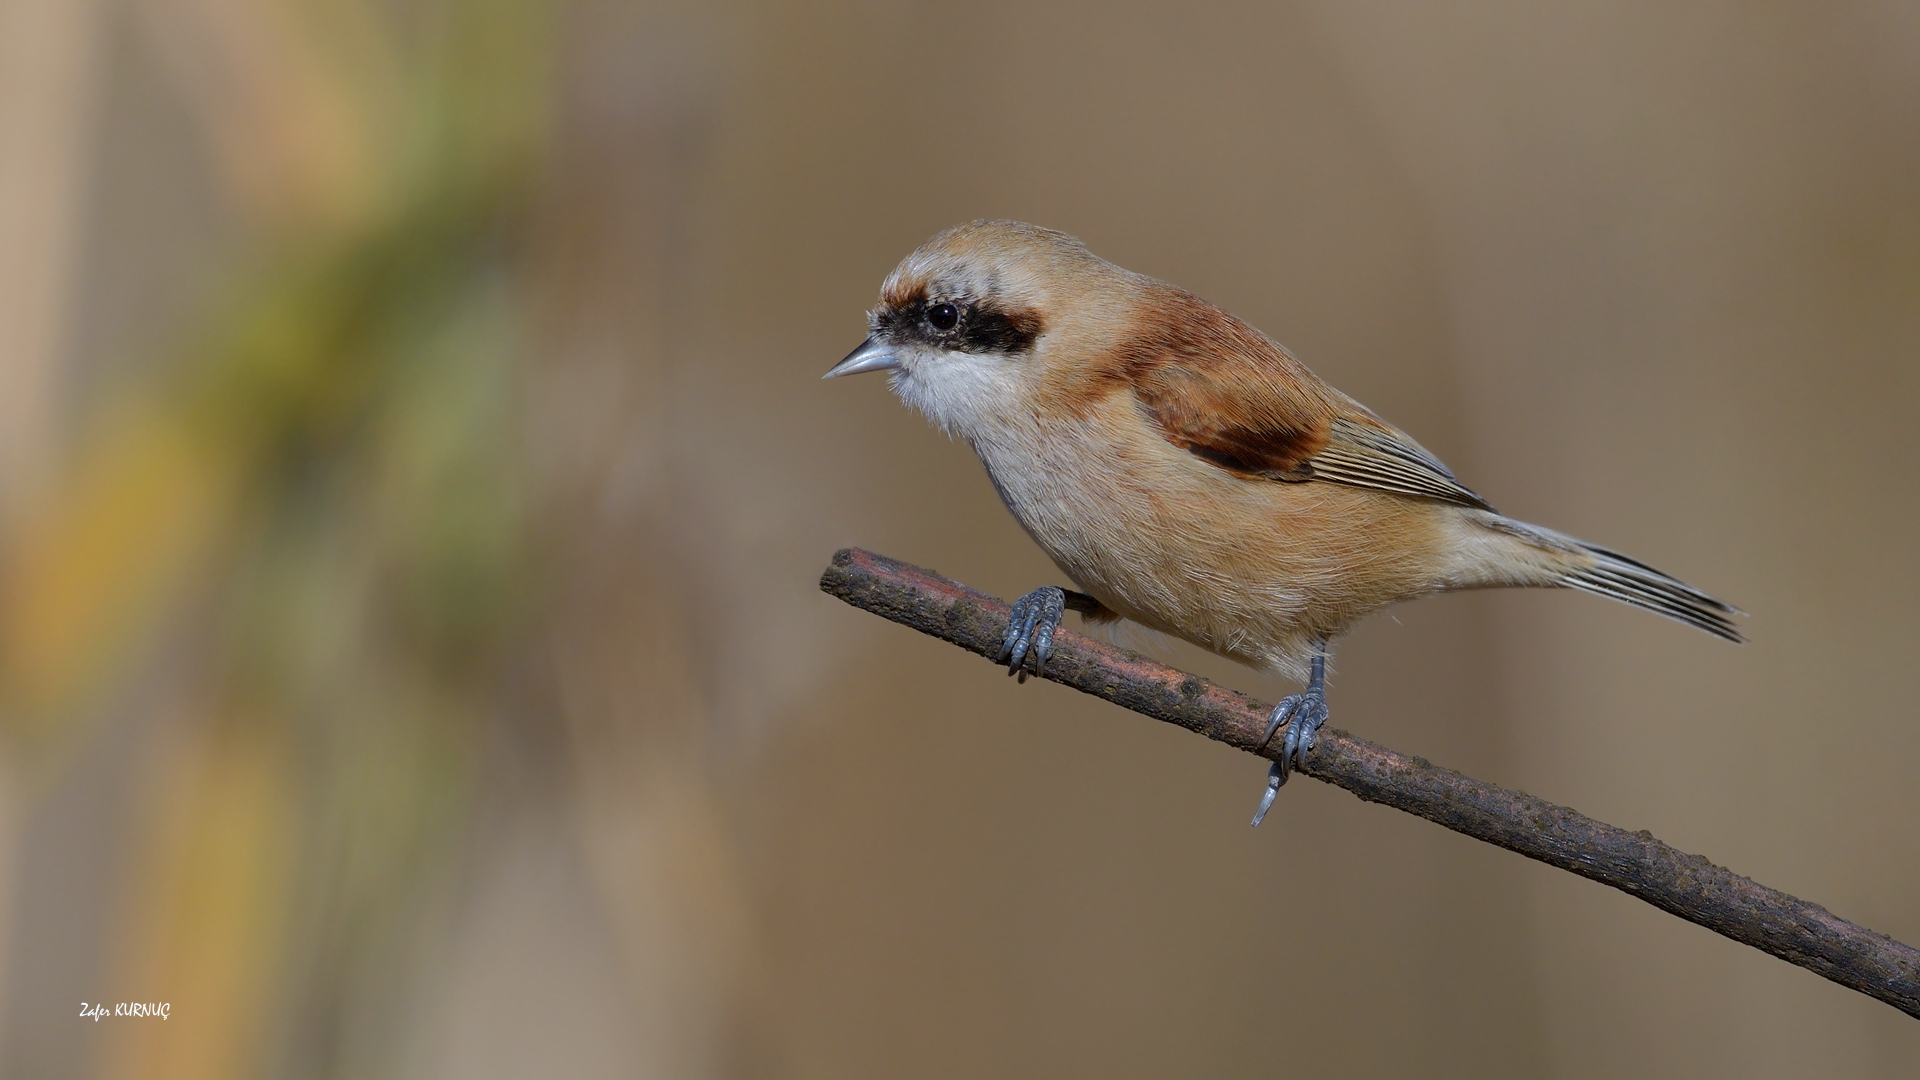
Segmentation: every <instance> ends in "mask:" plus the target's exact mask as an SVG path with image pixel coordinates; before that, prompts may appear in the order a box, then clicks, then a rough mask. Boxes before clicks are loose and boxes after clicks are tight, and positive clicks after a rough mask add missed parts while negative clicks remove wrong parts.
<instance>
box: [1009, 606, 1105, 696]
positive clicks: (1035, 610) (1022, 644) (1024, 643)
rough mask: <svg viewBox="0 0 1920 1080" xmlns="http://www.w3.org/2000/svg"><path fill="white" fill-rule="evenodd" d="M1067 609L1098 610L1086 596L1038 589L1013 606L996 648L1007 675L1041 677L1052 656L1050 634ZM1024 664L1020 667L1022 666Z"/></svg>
mask: <svg viewBox="0 0 1920 1080" xmlns="http://www.w3.org/2000/svg"><path fill="white" fill-rule="evenodd" d="M1068 609H1072V610H1074V611H1079V612H1083V613H1084V612H1093V611H1099V610H1100V601H1098V600H1095V599H1094V598H1093V597H1091V596H1088V595H1087V594H1086V593H1081V592H1074V591H1072V590H1070V589H1062V588H1060V587H1058V586H1055V585H1042V586H1040V587H1039V588H1037V589H1035V590H1033V591H1032V592H1030V593H1028V594H1027V595H1025V596H1023V597H1021V598H1020V599H1018V600H1015V601H1014V602H1013V618H1012V619H1011V620H1010V621H1008V623H1007V637H1006V640H1005V641H1003V642H1002V643H1001V645H1000V656H999V659H1000V660H1001V661H1003V662H1005V663H1006V665H1007V674H1009V675H1013V674H1018V675H1019V676H1020V681H1021V682H1026V681H1027V669H1028V668H1029V667H1030V668H1031V669H1032V672H1033V674H1035V675H1041V674H1045V672H1046V670H1047V661H1048V659H1050V658H1051V657H1052V656H1053V633H1054V631H1056V630H1058V629H1060V617H1061V616H1062V615H1064V614H1065V613H1066V612H1067V611H1068ZM1023 662H1024V663H1023Z"/></svg>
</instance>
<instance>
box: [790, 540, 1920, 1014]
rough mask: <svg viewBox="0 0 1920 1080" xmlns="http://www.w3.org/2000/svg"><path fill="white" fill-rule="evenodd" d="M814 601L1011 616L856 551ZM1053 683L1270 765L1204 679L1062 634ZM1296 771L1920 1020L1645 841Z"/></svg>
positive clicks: (1711, 868)
mask: <svg viewBox="0 0 1920 1080" xmlns="http://www.w3.org/2000/svg"><path fill="white" fill-rule="evenodd" d="M820 588H821V589H822V590H824V591H825V592H827V593H830V594H832V595H834V596H837V597H839V598H840V599H842V600H845V601H846V602H847V603H849V604H852V605H853V606H855V607H858V608H864V609H866V610H868V611H871V612H873V613H874V614H876V615H880V616H884V617H885V618H888V619H892V620H893V621H894V622H897V623H902V624H904V625H906V626H910V627H912V628H914V629H915V630H919V631H921V632H922V633H926V634H931V635H933V636H934V637H937V638H940V639H941V640H943V641H950V642H952V643H953V644H955V645H958V646H960V647H961V648H963V649H968V650H970V651H972V652H976V653H979V654H980V655H982V656H986V657H989V658H991V657H992V656H994V655H995V654H997V653H998V652H999V650H1000V641H1001V638H1002V636H1003V635H1004V634H1005V632H1006V627H1007V619H1008V615H1009V609H1008V605H1007V604H1006V603H1004V602H1002V601H1000V600H998V599H996V598H994V597H991V596H988V595H986V594H985V593H980V592H976V591H974V590H972V589H969V588H967V587H966V586H965V585H961V584H960V583H958V582H955V581H949V580H947V579H946V578H943V577H941V576H939V575H938V574H934V573H932V572H930V571H926V570H922V569H920V568H919V567H916V566H909V565H907V564H905V563H899V562H894V561H893V560H891V559H888V558H885V557H883V556H879V555H875V554H873V553H872V552H867V551H861V550H859V549H858V548H849V549H847V550H845V551H841V552H839V553H837V554H835V555H834V557H833V565H832V566H830V567H828V568H827V572H826V573H825V574H824V575H823V576H822V577H821V578H820ZM1046 678H1048V679H1051V680H1053V681H1054V682H1057V683H1062V684H1064V685H1066V686H1071V687H1073V688H1074V689H1076V690H1080V691H1084V692H1086V693H1089V694H1092V695H1094V696H1095V697H1099V698H1105V699H1106V700H1108V701H1111V702H1113V703H1114V704H1116V705H1123V706H1125V707H1127V708H1129V709H1132V710H1133V711H1135V712H1138V713H1143V714H1145V715H1147V716H1151V717H1153V718H1154V719H1156V720H1164V721H1166V722H1167V723H1170V724H1178V725H1180V726H1181V727H1183V728H1186V729H1187V730H1188V731H1193V732H1198V733H1199V734H1201V735H1205V736H1206V737H1207V738H1209V739H1212V740H1214V741H1216V742H1223V743H1226V744H1227V745H1229V746H1232V747H1236V748H1238V749H1241V750H1245V751H1247V752H1249V753H1255V754H1260V755H1261V756H1263V757H1269V758H1270V757H1272V756H1273V755H1274V754H1276V753H1277V752H1278V747H1279V740H1277V739H1276V740H1274V743H1273V745H1272V746H1269V747H1267V748H1265V749H1262V748H1260V747H1259V746H1257V745H1256V744H1257V743H1258V742H1259V740H1260V736H1261V735H1262V734H1263V733H1264V731H1265V729H1266V722H1267V711H1268V707H1267V706H1265V705H1263V704H1261V703H1260V702H1258V701H1255V700H1253V699H1251V698H1248V697H1245V696H1243V695H1241V694H1237V693H1235V692H1233V691H1231V690H1227V689H1224V688H1222V687H1219V686H1215V685H1214V684H1212V683H1210V682H1208V681H1207V680H1205V679H1202V678H1200V677H1199V676H1196V675H1189V674H1187V673H1185V672H1182V671H1177V670H1175V669H1173V668H1170V667H1166V666H1164V665H1162V664H1158V663H1155V662H1153V661H1152V660H1149V659H1147V658H1146V657H1144V656H1141V655H1139V654H1138V653H1134V652H1131V651H1128V650H1125V649H1121V648H1117V647H1115V646H1113V645H1108V644H1106V643H1104V642H1100V641H1095V640H1093V639H1091V638H1087V637H1083V636H1081V635H1079V634H1075V633H1073V632H1071V631H1068V630H1066V629H1062V630H1061V631H1060V632H1059V633H1058V634H1057V635H1056V636H1055V637H1054V653H1053V658H1052V659H1051V660H1049V661H1048V663H1047V673H1046ZM1299 771H1300V772H1302V773H1304V774H1305V775H1307V776H1311V777H1313V778H1314V779H1316V780H1323V781H1326V782H1327V783H1329V784H1337V785H1339V786H1340V787H1343V788H1345V789H1347V790H1348V791H1351V792H1352V793H1354V794H1355V795H1358V796H1359V797H1360V798H1361V799H1364V800H1365V801H1367V802H1376V803H1381V804H1384V805H1386V806H1391V807H1393V808H1394V809H1396V810H1404V811H1406V812H1407V813H1409V814H1417V815H1419V816H1420V817H1423V818H1426V819H1427V820H1428V821H1433V822H1437V823H1439V824H1441V825H1444V826H1446V827H1447V828H1449V829H1452V830H1454V831H1455V832H1459V833H1465V834H1466V835H1468V836H1471V837H1473V838H1474V839H1476V840H1484V841H1486V842H1487V843H1489V844H1495V845H1498V846H1500V847H1503V848H1506V849H1507V850H1508V851H1517V852H1519V853H1520V854H1522V855H1525V856H1527V857H1528V858H1530V859H1538V860H1540V861H1541V862H1544V863H1547V864H1549V865H1552V866H1557V867H1559V868H1560V869H1562V870H1568V871H1572V872H1573V873H1576V874H1579V875H1580V876H1581V877H1586V878H1592V879H1593V880H1595V881H1598V882H1600V883H1602V884H1605V885H1611V886H1613V887H1614V888H1616V889H1619V890H1621V891H1622V892H1625V893H1628V894H1629V895H1632V896H1636V897H1639V898H1640V899H1642V900H1645V901H1646V902H1647V903H1649V904H1652V905H1653V906H1655V907H1657V908H1660V909H1661V910H1663V911H1667V912H1671V913H1672V914H1674V915H1678V916H1680V917H1681V918H1683V919H1685V920H1687V921H1688V922H1693V923H1698V924H1700V925H1701V926H1704V927H1706V928H1707V929H1709V930H1712V931H1714V932H1715V933H1717V934H1723V935H1725V936H1727V937H1730V938H1732V939H1733V940H1735V941H1738V942H1740V943H1742V944H1745V945H1751V946H1753V947H1754V948H1756V949H1760V950H1762V951H1765V952H1768V953H1772V954H1773V955H1774V956H1777V957H1779V958H1780V959H1782V960H1785V961H1787V962H1788V963H1790V964H1797V965H1799V966H1800V967H1803V968H1806V969H1807V970H1809V971H1812V972H1814V973H1815V974H1818V975H1820V976H1822V977H1824V978H1827V979H1831V980H1833V981H1834V982H1837V983H1839V984H1840V985H1842V986H1846V987H1851V988H1852V989H1854V990H1858V991H1860V992H1861V993H1863V994H1866V995H1869V996H1871V997H1876V998H1879V999H1880V1000H1881V1001H1884V1002H1886V1003H1887V1004H1889V1005H1892V1006H1893V1007H1894V1008H1896V1009H1899V1010H1900V1011H1901V1012H1904V1013H1906V1014H1908V1015H1909V1016H1916V1017H1920V950H1915V949H1913V948H1911V947H1910V946H1907V945H1902V944H1901V943H1900V942H1897V941H1895V940H1893V939H1892V938H1889V937H1887V936H1886V935H1884V934H1877V933H1875V932H1873V931H1871V930H1868V929H1866V928H1865V927H1861V926H1856V925H1854V924H1853V923H1850V922H1848V921H1846V920H1845V919H1841V918H1838V917H1836V916H1834V915H1833V914H1831V913H1829V912H1828V911H1827V910H1826V909H1825V908H1823V907H1820V906H1819V905H1818V904H1810V903H1808V902H1806V901H1805V900H1800V899H1796V898H1795V897H1792V896H1788V895H1787V894H1786V893H1783V892H1779V891H1777V890H1774V889H1769V888H1767V887H1766V886H1764V885H1760V884H1758V883H1756V882H1754V881H1751V880H1749V879H1747V878H1744V877H1741V876H1740V875H1738V874H1736V873H1734V872H1733V871H1731V870H1727V869H1725V868H1724V867H1719V866H1715V865H1714V864H1713V863H1710V862H1708V861H1707V860H1706V859H1703V858H1701V857H1700V856H1698V855H1688V854H1687V853H1685V852H1683V851H1679V850H1677V849H1675V848H1671V847H1668V846H1667V845H1666V844H1663V843H1661V842H1660V841H1658V840H1655V839H1654V838H1653V834H1651V833H1647V832H1628V831H1627V830H1625V829H1621V828H1618V827H1616V826H1613V825H1608V824H1606V823H1604V822H1599V821H1595V820H1593V819H1592V818H1589V817H1587V816H1585V815H1583V814H1579V813H1576V812H1575V811H1572V810H1569V809H1567V808H1566V807H1564V806H1556V805H1554V804H1553V803H1550V802H1547V801H1545V800H1543V799H1536V798H1534V797H1533V796H1531V795H1528V794H1525V793H1524V792H1519V791H1510V790H1508V789H1506V788H1503V787H1498V786H1496V785H1494V784H1488V783H1484V782H1482V781H1479V780H1474V779H1472V778H1470V777H1466V776H1461V775H1460V774H1459V773H1456V772H1452V771H1449V770H1447V769H1442V768H1439V767H1438V766H1435V765H1432V764H1429V763H1428V762H1426V761H1425V760H1423V759H1421V758H1417V757H1408V756H1406V755H1403V754H1398V753H1395V752H1394V751H1392V750H1388V749H1386V748H1385V747H1382V746H1375V745H1374V744H1373V743H1370V742H1367V741H1366V740H1364V739H1357V738H1354V737H1353V736H1352V735H1349V734H1347V733H1346V732H1344V731H1337V730H1335V729H1333V728H1323V729H1321V731H1320V736H1319V743H1318V745H1316V746H1315V747H1314V749H1313V751H1312V752H1311V753H1310V754H1308V755H1307V757H1306V761H1305V763H1304V764H1303V765H1301V767H1300V770H1299Z"/></svg>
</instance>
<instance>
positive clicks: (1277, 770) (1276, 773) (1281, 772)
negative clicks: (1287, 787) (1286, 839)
mask: <svg viewBox="0 0 1920 1080" xmlns="http://www.w3.org/2000/svg"><path fill="white" fill-rule="evenodd" d="M1286 782H1287V770H1285V769H1282V768H1281V767H1280V763H1279V762H1277V761H1276V762H1274V763H1273V765H1272V766H1271V767H1270V768H1268V769H1267V790H1266V793H1265V794H1263V795H1261V796H1260V809H1258V810H1255V811H1254V812H1253V824H1254V825H1256V826H1257V825H1259V824H1260V821H1261V819H1263V818H1265V817H1266V816H1267V811H1269V810H1271V809H1273V797H1274V796H1275V795H1278V794H1280V788H1281V786H1282V785H1284V784H1285V783H1286Z"/></svg>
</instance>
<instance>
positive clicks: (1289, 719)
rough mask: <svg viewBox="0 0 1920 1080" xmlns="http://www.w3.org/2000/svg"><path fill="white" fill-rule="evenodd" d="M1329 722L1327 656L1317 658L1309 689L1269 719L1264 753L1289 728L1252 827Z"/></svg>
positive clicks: (1269, 772) (1284, 701) (1285, 702)
mask: <svg viewBox="0 0 1920 1080" xmlns="http://www.w3.org/2000/svg"><path fill="white" fill-rule="evenodd" d="M1326 722H1327V659H1326V656H1325V654H1324V652H1323V653H1322V655H1320V656H1316V657H1314V660H1313V679H1312V680H1311V681H1310V682H1308V683H1307V688H1306V689H1305V690H1302V691H1301V692H1300V693H1298V694H1294V695H1292V696H1291V697H1286V698H1282V699H1281V700H1280V704H1278V705H1275V706H1274V707H1273V712H1272V713H1270V714H1269V715H1268V716H1267V733H1266V734H1265V735H1264V736H1262V737H1261V739H1260V746H1261V748H1262V749H1265V748H1266V745H1267V744H1268V743H1270V742H1272V741H1273V736H1274V733H1275V732H1277V731H1279V730H1280V725H1281V724H1285V725H1286V726H1287V734H1286V737H1285V738H1284V739H1282V740H1281V742H1280V756H1279V757H1278V758H1277V759H1275V761H1274V763H1273V764H1272V765H1271V766H1270V767H1268V769H1267V790H1266V791H1265V792H1264V793H1262V794H1261V796H1260V808H1259V809H1258V810H1255V811H1254V812H1253V823H1254V824H1255V825H1258V824H1260V821H1261V819H1263V818H1265V817H1266V816H1267V811H1268V810H1270V809H1272V808H1273V798H1274V796H1276V795H1278V794H1280V787H1281V785H1283V784H1285V783H1286V782H1287V774H1288V773H1290V772H1292V771H1293V770H1294V769H1296V768H1299V767H1300V763H1301V762H1302V761H1303V760H1305V759H1306V756H1307V751H1309V750H1311V749H1313V744H1314V743H1315V742H1316V741H1318V736H1319V731H1320V725H1322V724H1325V723H1326Z"/></svg>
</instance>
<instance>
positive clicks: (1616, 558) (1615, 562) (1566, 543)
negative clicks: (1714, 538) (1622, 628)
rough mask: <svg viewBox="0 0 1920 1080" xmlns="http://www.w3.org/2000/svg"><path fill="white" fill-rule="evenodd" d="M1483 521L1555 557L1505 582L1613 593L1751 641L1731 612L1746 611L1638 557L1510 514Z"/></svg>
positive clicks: (1715, 632)
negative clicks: (1629, 555) (1514, 579)
mask: <svg viewBox="0 0 1920 1080" xmlns="http://www.w3.org/2000/svg"><path fill="white" fill-rule="evenodd" d="M1480 523H1481V524H1482V525H1484V526H1486V527H1487V528H1490V529H1492V530H1493V531H1495V532H1499V533H1505V534H1507V535H1508V536H1512V537H1514V538H1516V539H1519V540H1521V541H1523V542H1524V543H1525V544H1526V545H1527V546H1528V547H1531V548H1533V549H1535V550H1536V551H1539V552H1543V553H1550V554H1551V557H1550V558H1549V559H1547V560H1546V561H1545V562H1544V563H1542V564H1537V565H1536V568H1535V569H1534V570H1533V571H1532V572H1530V573H1528V574H1526V575H1525V576H1524V577H1523V578H1522V579H1521V580H1519V581H1513V580H1508V581H1505V582H1501V583H1502V584H1527V585H1558V586H1561V587H1562V588H1568V589H1579V590H1581V591H1582V592H1590V593H1593V594H1594V595H1596V596H1605V597H1610V598H1612V599H1614V600H1618V601H1620V602H1621V603H1625V604H1632V605H1633V606H1634V607H1638V608H1645V609H1647V610H1648V611H1652V612H1655V613H1657V614H1660V615H1665V616H1666V617H1667V618H1669V619H1677V620H1679V621H1680V622H1683V623H1686V624H1687V625H1688V626H1697V627H1699V628H1700V629H1702V630H1705V631H1706V632H1707V633H1709V634H1712V635H1713V636H1715V637H1718V638H1725V639H1726V640H1728V641H1732V642H1736V643H1738V642H1743V641H1745V640H1747V639H1746V638H1745V637H1743V636H1742V635H1741V633H1740V631H1739V630H1738V629H1737V628H1735V627H1734V625H1733V619H1732V616H1734V615H1744V614H1746V613H1745V612H1743V611H1741V610H1740V609H1739V608H1736V607H1734V606H1733V605H1732V604H1729V603H1726V602H1725V601H1722V600H1716V599H1714V598H1713V597H1711V596H1708V595H1707V594H1706V593H1703V592H1701V591H1700V590H1699V589H1696V588H1694V587H1693V586H1691V585H1689V584H1687V583H1686V582H1684V581H1681V580H1679V579H1677V578H1674V577H1670V576H1668V575H1666V574H1663V573H1661V572H1660V571H1658V570H1655V569H1654V568H1653V567H1651V566H1648V565H1647V564H1646V563H1643V562H1641V561H1640V560H1638V559H1630V558H1628V557H1627V556H1625V555H1622V554H1620V553H1619V552H1617V551H1608V550H1607V549H1606V548H1603V547H1596V546H1595V545H1593V544H1589V543H1587V542H1586V541H1584V540H1576V539H1574V538H1573V537H1571V536H1568V535H1566V534H1565V533H1558V532H1554V531H1553V530H1552V529H1543V528H1541V527H1540V526H1538V525H1529V524H1527V523H1525V522H1521V521H1515V520H1513V519H1512V518H1505V517H1499V516H1497V515H1493V514H1488V515H1485V516H1484V517H1482V518H1480Z"/></svg>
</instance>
